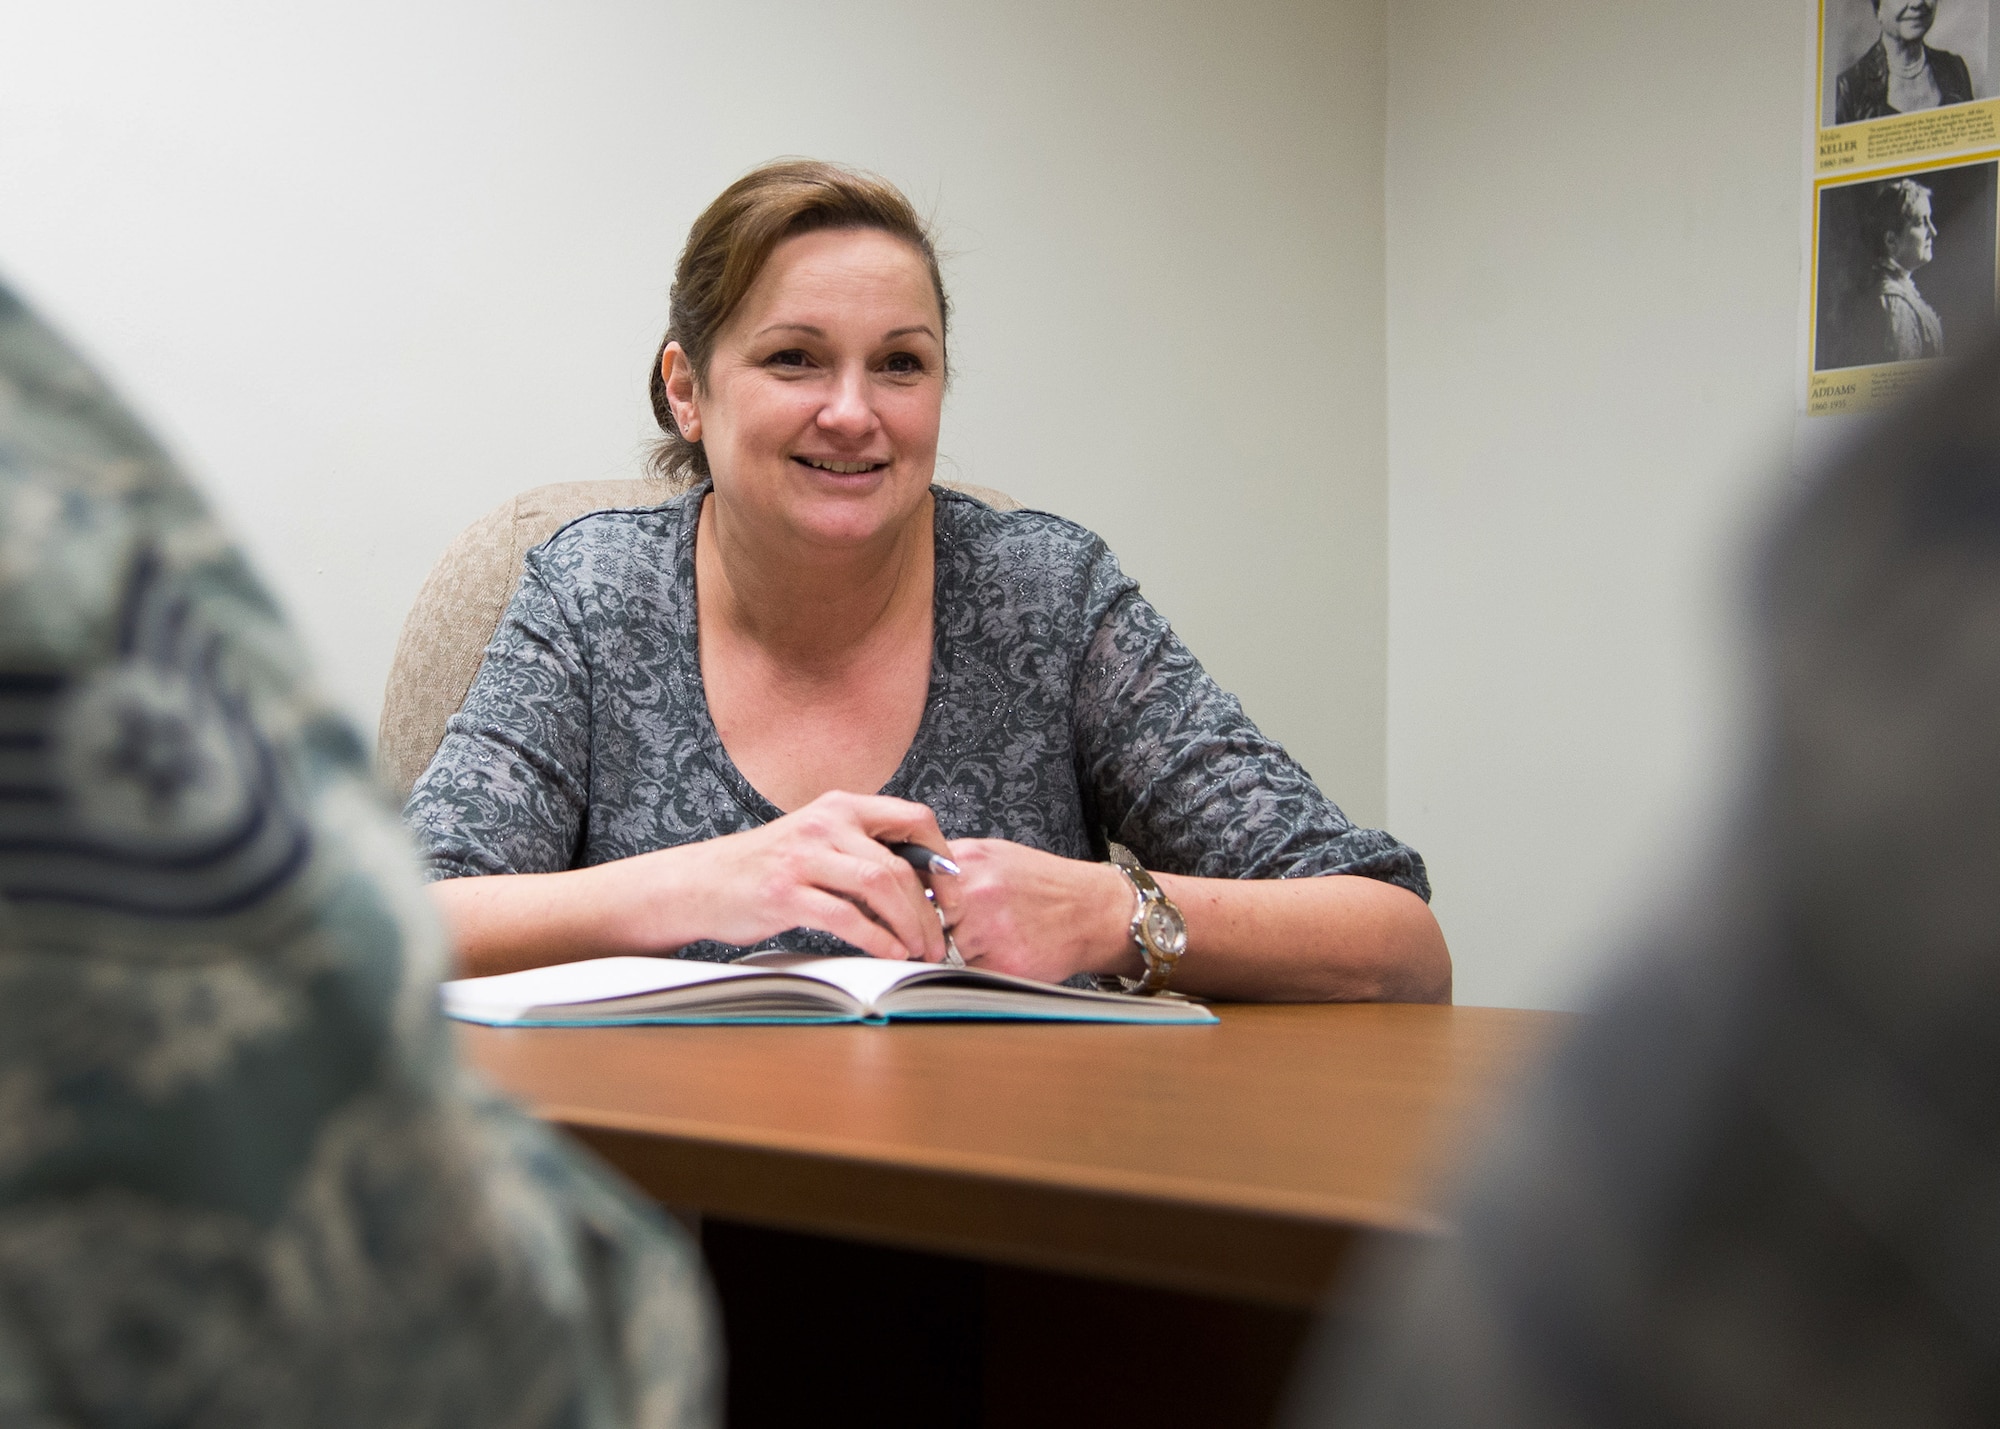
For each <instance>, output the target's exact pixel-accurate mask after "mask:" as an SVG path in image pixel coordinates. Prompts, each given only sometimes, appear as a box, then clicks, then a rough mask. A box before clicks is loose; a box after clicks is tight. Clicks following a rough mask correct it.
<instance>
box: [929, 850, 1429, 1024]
mask: <svg viewBox="0 0 2000 1429" xmlns="http://www.w3.org/2000/svg"><path fill="white" fill-rule="evenodd" d="M951 856H952V858H953V860H955V861H956V862H957V864H958V866H959V867H960V868H961V869H962V870H964V872H963V874H962V876H961V877H958V878H952V877H949V876H945V877H942V878H939V879H938V880H937V883H938V902H939V903H940V904H941V905H942V906H943V907H944V909H945V916H946V917H947V918H948V919H949V920H950V921H951V924H952V937H953V939H954V940H955V941H956V942H957V944H958V949H959V951H960V952H961V953H962V954H964V956H965V960H966V961H967V962H968V963H972V964H974V965H976V966H979V967H984V968H992V969H994V970H995V971H996V972H1010V973H1018V974H1020V975H1021V976H1023V977H1032V978H1039V979H1041V980H1042V981H1044V982H1061V981H1062V980H1063V979H1064V978H1067V977H1070V976H1072V975H1073V974H1075V973H1080V972H1087V973H1118V974H1120V975H1122V976H1125V977H1132V978H1136V977H1139V976H1141V975H1142V974H1143V973H1144V972H1145V963H1144V960H1143V959H1141V957H1140V956H1139V949H1138V945H1137V944H1136V943H1134V942H1133V940H1132V913H1133V910H1134V908H1135V907H1136V895H1135V894H1134V893H1133V891H1132V885H1131V883H1129V882H1128V881H1127V880H1126V878H1125V875H1124V874H1122V873H1120V872H1119V871H1118V870H1117V869H1116V868H1114V867H1112V866H1111V865H1110V864H1108V863H1086V862H1083V861H1080V860H1078V859H1070V858H1059V857H1057V856H1056V855H1054V854H1049V853H1042V852H1040V851H1039V850H1036V849H1031V848H1025V847H1023V846H1022V845H1020V844H1015V843H1008V842H1006V841H1005V840H1002V839H960V840H958V841H956V842H954V843H953V844H952V845H951ZM1153 876H1154V878H1155V880H1156V881H1157V882H1158V883H1159V885H1160V888H1161V890H1162V891H1163V892H1164V893H1165V894H1166V895H1167V897H1169V898H1171V899H1172V900H1173V901H1174V903H1175V904H1176V905H1178V906H1179V908H1180V910H1181V914H1182V916H1183V917H1185V918H1186V919H1187V927H1188V950H1187V954H1186V956H1184V957H1183V958H1182V959H1181V961H1180V964H1179V965H1178V966H1177V967H1176V968H1175V970H1174V980H1173V985H1174V986H1175V987H1176V988H1177V989H1179V990H1181V991H1183V992H1188V993H1192V994H1194V995H1196V996H1199V997H1212V998H1218V999H1222V1000H1225V1001H1246V1002H1251V1001H1254V1002H1264V1001H1270V1002H1333V1001H1339V1002H1347V1001H1383V1002H1389V1001H1394V1002H1449V1001H1451V952H1450V950H1449V949H1447V948H1446V947H1445V942H1444V934H1443V932H1442V931H1440V929H1439V928H1438V925H1437V919H1435V918H1433V917H1432V916H1431V911H1430V909H1429V908H1428V907H1426V906H1425V905H1424V901H1423V899H1421V898H1419V897H1418V896H1417V895H1416V894H1414V893H1412V892H1410V891H1409V890H1408V889H1405V888H1400V887H1398V886H1396V885H1395V884H1393V883H1385V882H1382V881H1381V880H1379V879H1374V878H1367V877H1364V876H1361V875H1358V874H1329V875H1326V876H1324V877H1318V878H1269V879H1235V878H1190V877H1186V876H1182V875H1178V874H1171V873H1157V872H1156V873H1155V874H1154V875H1153Z"/></svg>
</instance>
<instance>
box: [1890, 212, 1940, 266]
mask: <svg viewBox="0 0 2000 1429" xmlns="http://www.w3.org/2000/svg"><path fill="white" fill-rule="evenodd" d="M1936 243H1937V224H1935V223H1933V222H1932V221H1931V201H1930V200H1929V199H1927V198H1925V197H1923V196H1922V195H1918V197H1917V200H1916V203H1915V204H1914V205H1913V211H1912V212H1911V214H1910V216H1909V219H1908V220H1907V221H1906V222H1905V223H1904V224H1903V226H1902V227H1901V228H1900V229H1898V230H1897V231H1896V234H1895V236H1894V237H1893V238H1891V239H1890V240H1889V256H1890V257H1891V258H1893V259H1894V260H1895V261H1896V263H1897V265H1898V266H1899V267H1901V268H1902V269H1903V271H1904V272H1906V273H1914V272H1916V271H1917V269H1919V268H1921V267H1923V266H1924V264H1926V263H1928V262H1930V261H1931V252H1932V249H1933V248H1934V247H1935V246H1936Z"/></svg>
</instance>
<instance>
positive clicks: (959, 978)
mask: <svg viewBox="0 0 2000 1429" xmlns="http://www.w3.org/2000/svg"><path fill="white" fill-rule="evenodd" d="M444 1010H445V1012H446V1013H447V1014H448V1015H450V1016H452V1017H456V1018H458V1019H460V1020H461V1021H465V1022H483V1023H486V1024H488V1025H489V1026H495V1027H615V1026H622V1025H628V1024H633V1023H650V1022H887V1021H889V1020H890V1019H891V1018H896V1019H902V1018H952V1017H984V1018H1025V1019H1032V1020H1039V1021H1054V1022H1165V1023H1179V1024H1182V1025H1185V1024H1188V1023H1204V1022H1214V1021H1215V1020H1216V1018H1215V1014H1214V1013H1212V1012H1210V1011H1209V1010H1208V1009H1207V1008H1205V1007H1202V1006H1200V1005H1199V1004H1197V1003H1192V1002H1185V1001H1182V1000H1180V999H1178V998H1166V997H1132V996H1129V995H1127V994H1124V993H1117V992H1088V991H1085V990H1083V989H1080V988H1074V987H1057V986H1053V985H1051V984H1049V983H1045V982H1035V981H1033V980H1032V979H1029V978H1024V977H1013V976H1010V975H1009V974H1007V973H995V972H985V971H982V970H981V969H978V968H948V967H941V966H939V965H938V964H936V963H894V962H886V961H881V960H878V959H875V958H829V957H820V956H817V955H816V954H813V953H755V954H752V955H751V956H750V957H747V958H744V959H743V960H742V961H740V962H734V963H703V962H693V961H687V960H683V959H680V958H592V959H590V960H589V961H587V962H580V963H558V964H556V965H555V966H554V967H546V968H529V969H528V970H527V971H526V972H518V973H501V974H499V975H498V976H496V977H468V978H460V979H459V980H458V981H456V982H448V983H446V984H445V985H444Z"/></svg>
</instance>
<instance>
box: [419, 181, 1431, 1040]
mask: <svg viewBox="0 0 2000 1429" xmlns="http://www.w3.org/2000/svg"><path fill="white" fill-rule="evenodd" d="M948 313H949V305H948V303H947V301H946V299H945V294H944V288H943V284H942V281H941V279H940V277H939V273H938V265H937V258H936V254H935V252H934V250H933V247H932V245H931V242H930V239H929V236H928V234H927V233H926V231H925V229H924V226H923V224H922V222H921V221H920V220H919V219H918V218H917V216H916V214H915V212H914V211H913V210H912V209H911V207H910V205H909V202H908V200H906V199H905V198H904V197H903V195H902V194H901V193H900V192H898V191H897V190H896V189H895V188H894V187H892V186H891V185H889V184H887V183H885V182H883V181H882V180H879V179H876V178H873V177H870V176H866V175H862V174H857V173H854V172H851V171H849V170H846V169H842V168H838V167H836V166H833V165H828V164H818V163H782V164H772V165H769V166H767V167H765V168H762V169H759V170H756V171H755V172H753V173H751V174H749V175H748V176H746V177H745V178H743V179H741V180H739V181H738V182H736V183H735V184H733V185H731V186H730V187H729V189H728V190H726V191H725V192H724V193H723V194H722V196H721V197H720V198H718V199H717V200H716V201H715V202H714V203H713V204H712V205H710V207H709V208H708V210H707V212H705V213H704V214H702V216H701V217H700V218H699V219H698V220H696V222H695V225H694V228H693V230H692V232H691V233H690V234H689V237H688V242H687V247H686V250H685V251H684V252H683V253H682V255H681V260H680V265H679V268H678V269H677V271H676V274H675V279H674V288H673V298H672V316H671V320H670V322H669V325H668V328H667V336H666V340H665V341H664V342H663V343H662V345H661V350H660V357H659V361H658V363H657V364H656V366H655V369H654V372H653V378H652V384H653V405H654V410H655V412H656V414H657V415H658V418H659V421H660V425H661V428H662V429H663V430H664V431H665V433H666V439H665V441H664V442H663V443H662V444H661V450H660V452H659V455H658V457H657V459H656V460H657V463H658V464H659V466H660V467H661V469H662V470H665V471H667V472H669V473H670V474H675V475H683V474H684V475H685V477H686V478H690V479H692V480H693V481H694V483H695V484H694V486H693V489H692V490H690V491H688V492H687V493H686V494H684V495H682V496H680V497H678V498H677V499H675V500H673V501H670V502H668V503H666V504H665V505H664V506H660V507H657V508H654V509H650V510H638V511H606V512H599V513H597V514H594V515H591V516H586V517H584V518H582V519H581V520H578V521H575V522H573V523H571V524H570V525H569V526H567V527H565V528H563V530H561V531H559V532H558V533H557V534H556V535H555V536H554V537H552V538H551V539H550V540H549V541H548V542H547V543H545V544H544V545H542V546H540V547H538V548H537V549H536V550H535V551H533V552H532V553H530V555H529V557H528V560H527V564H526V567H525V569H524V571H523V574H522V577H521V584H520V588H519V589H518V590H517V592H516V593H515V596H514V599H513V602H512V604H511V605H510V606H509V608H508V611H507V614H506V616H505V618H504V619H503V620H502V622H501V625H500V629H499V631H498V633H497V634H496V635H495V637H494V642H493V644H492V646H491V647H490V648H489V649H488V651H487V655H486V660H485V664H484V665H483V666H482V668H481V670H480V672H479V676H478V679H477V680H476V681H475V682H474V683H473V686H472V689H471V691H470V693H469V694H468V695H467V696H466V700H465V704H464V707H463V708H462V709H461V710H460V712H459V713H458V714H457V715H456V716H454V717H453V719H452V721H451V723H450V726H449V728H448V732H447V734H446V737H445V740H444V743H443V745H442V746H441V747H440V748H439V750H438V753H437V757H436V758H435V759H434V760H433V761H432V763H431V766H430V768H429V769H428V770H427V771H426V772H425V774H424V776H423V777H422V779H420V780H419V781H418V783H417V786H416V788H415V790H414V791H413V792H412V794H411V796H410V803H409V806H408V818H409V821H410V824H411V826H412V827H413V829H414V830H415V831H416V834H417V837H418V839H419V841H420V842H421V843H422V845H423V846H424V850H425V852H426V854H427V856H428V858H429V862H430V867H431V871H432V875H433V877H434V878H436V879H438V880H440V881H439V882H437V883H436V884H435V885H434V892H435V895H436V897H437V900H438V902H439V904H440V905H441V907H442V909H443V910H444V913H445V915H446V917H447V918H448V920H449V921H450V923H451V925H452V928H453V931H454V933H455V935H456V939H457V943H458V946H459V950H460V956H461V959H462V966H463V970H464V971H466V972H468V973H490V972H502V971H506V970H509V969H512V968H518V967H525V966H531V965H534V964H537V963H548V962H559V961H564V960H567V959H572V958H582V957H592V956H601V955H608V954H615V953H669V952H677V953H679V954H680V955H681V956H687V957H708V958H727V957H734V956H738V955H740V954H741V953H742V952H743V951H744V950H745V948H747V947H750V946H753V945H758V944H773V943H782V945H784V946H790V947H801V948H816V949H820V950H824V951H853V950H856V949H858V950H859V951H861V952H864V953H867V954H870V955H872V956H875V957H882V958H923V959H928V960H931V961H938V960H942V959H944V958H945V957H946V956H947V936H946V934H945V932H944V931H943V929H942V927H941V923H948V924H949V925H950V930H951V931H950V939H951V940H952V941H953V942H954V943H955V949H956V951H958V952H960V953H962V954H963V956H964V957H965V959H966V960H967V961H968V962H970V963H973V964H975V965H979V966H984V967H990V968H996V969H999V970H1001V971H1007V972H1015V973H1020V974H1023V975H1026V976H1029V977H1036V978H1041V979H1045V980H1047V981H1052V982H1053V981H1061V980H1064V979H1067V978H1071V977H1074V976H1077V975H1079V974H1084V975H1090V974H1095V975H1109V974H1117V975H1122V976H1125V977H1128V978H1132V979H1135V980H1143V981H1144V982H1146V983H1147V984H1148V985H1149V986H1150V987H1159V986H1162V985H1164V983H1165V982H1166V981H1168V980H1169V979H1171V981H1172V983H1173V985H1174V986H1175V987H1177V988H1180V989H1183V990H1186V991H1188V992H1193V993H1200V994H1204V995H1208V996H1214V997H1221V998H1262V999H1290V1000H1319V999H1339V998H1353V999H1363V998H1380V999H1403V1000H1442V999H1445V998H1448V997H1449V996H1450V988H1451V962H1450V957H1449V955H1448V954H1447V953H1446V951H1445V945H1444V939H1443V937H1442V935H1441V934H1440V932H1439V930H1438V926H1437V923H1436V921H1435V920H1434V919H1433V918H1432V917H1431V913H1430V909H1429V908H1428V907H1427V906H1426V899H1427V898H1428V896H1429V884H1428V882H1427V881H1426V878H1425V874H1424V866H1423V862H1422V860H1421V859H1419V858H1418V857H1417V855H1416V854H1415V852H1413V851H1412V850H1410V849H1409V848H1407V847H1405V846H1404V845H1402V844H1401V843H1398V842H1397V841H1396V840H1395V839H1393V838H1391V837H1390V836H1389V835H1387V834H1384V833H1380V832H1377V831H1375V830H1370V829H1358V828H1355V827H1354V826H1353V825H1352V824H1350V823H1349V822H1348V820H1347V819H1346V817H1345V816H1344V815H1343V814H1342V813H1341V812H1340V810H1339V809H1337V808H1335V807H1334V805H1333V804H1332V803H1331V802H1329V801H1328V800H1327V799H1326V797H1325V796H1324V795H1322V794H1321V793H1320V791H1319V790H1318V789H1317V788H1316V787H1315V786H1314V784H1313V782H1312V780H1311V778H1310V777H1308V776H1307V774H1306V773H1305V771H1304V770H1302V769H1301V768H1300V767H1299V766H1298V765H1297V764H1296V763H1294V762H1293V760H1292V759H1291V758H1290V757H1289V756H1288V755H1287V754H1286V753H1285V752H1284V750H1283V749H1281V748H1280V747H1279V746H1278V745H1276V744H1275V743H1273V742H1272V741H1271V740H1269V739H1267V738H1265V736H1264V735H1263V734H1262V733H1260V732H1259V731H1258V729H1257V728H1256V726H1255V725H1253V724H1252V723H1251V722H1250V721H1249V719H1248V718H1246V717H1245V715H1244V713H1243V711H1242V708H1241V707H1240V706H1239V705H1238V704H1237V702H1236V700H1235V699H1234V698H1233V697H1231V696H1230V695H1229V694H1227V693H1226V692H1225V691H1223V690H1222V689H1221V688H1219V687H1218V686H1217V685H1216V684H1215V682H1214V681H1213V680H1211V679H1210V678H1209V677H1208V675H1207V674H1206V673H1205V672H1204V671H1203V669H1202V668H1201V666H1200V665H1199V664H1198V663H1197V662H1196V661H1195V659H1194V657H1193V656H1192V655H1191V654H1189V653H1188V651H1187V649H1186V648H1185V647H1184V646H1183V645H1182V644H1181V643H1180V641H1179V640H1177V639H1176V638H1175V637H1174V634H1173V632H1172V631H1171V630H1170V629H1168V627H1167V624H1166V622H1165V621H1164V620H1162V619H1161V618H1160V616H1159V614H1158V613H1157V612H1156V611H1154V609H1153V608H1152V607H1151V606H1150V605H1149V604H1147V602H1146V601H1145V599H1144V598H1143V597H1142V596H1141V595H1140V594H1139V591H1138V587H1137V585H1136V584H1135V583H1134V582H1133V581H1132V580H1131V579H1130V578H1129V577H1127V576H1126V575H1125V574H1124V573H1123V572H1122V571H1120V569H1119V567H1118V563H1117V562H1116V560H1114V559H1113V557H1112V555H1111V553H1110V552H1109V551H1108V550H1107V549H1106V548H1105V546H1104V544H1103V542H1101V541H1099V540H1098V539H1097V538H1096V537H1095V536H1093V535H1091V534H1090V533H1089V532H1088V531H1085V530H1083V529H1082V528H1080V527H1078V526H1075V525H1073V524H1071V523H1070V522H1067V521H1063V520H1059V519H1057V518H1056V517H1053V516H1049V515H1046V514H1043V513H1041V512H1033V511H1019V512H1007V513H1001V512H997V511H995V510H993V509H992V508H990V507H988V506H986V505H985V504H983V503H982V502H979V501H976V500H973V499H971V498H970V497H967V496H964V495H961V494H958V493H954V492H949V491H945V490H941V489H939V488H935V487H933V486H932V485H931V476H932V471H933V468H934V466H935V464H936V458H937V439H938V425H939V418H940V414H941V411H942V406H943V399H944V388H945V378H946V374H947V371H948V368H947V362H946V322H947V317H948ZM853 790H879V791H880V792H879V793H853V792H846V791H853ZM1107 835H1108V836H1109V838H1111V839H1114V840H1117V841H1118V842H1119V843H1120V844H1122V845H1125V846H1128V847H1129V849H1130V850H1131V854H1132V855H1134V856H1136V859H1134V858H1130V857H1128V858H1127V859H1126V860H1125V862H1123V863H1120V864H1113V863H1107V862H1103V861H1100V860H1101V859H1102V858H1103V856H1104V853H1105V852H1106V845H1105V842H1104V840H1105V838H1106V836H1107ZM947 840H949V842H947ZM889 843H915V844H922V845H925V846H927V847H929V848H931V849H934V850H939V851H943V850H946V849H947V848H948V849H949V853H950V857H951V858H952V859H953V860H954V861H955V862H956V864H957V865H958V867H959V868H960V870H962V871H961V872H960V873H959V874H957V875H955V876H954V875H951V874H948V873H935V872H934V873H933V875H932V879H931V881H932V883H933V884H934V885H935V889H934V892H935V898H936V903H937V908H936V909H935V910H933V908H932V906H931V904H930V903H929V902H927V900H926V888H925V883H924V880H923V879H921V878H920V877H919V876H918V874H917V873H916V872H915V871H914V870H913V868H912V866H911V864H910V863H908V862H906V861H904V860H902V859H900V858H898V857H897V856H895V855H894V854H893V853H892V852H891V851H890V849H889V848H888V847H887V845H888V844H889ZM1113 852H1114V853H1117V854H1122V853H1123V850H1113ZM1139 865H1143V866H1139ZM1146 869H1152V870H1155V871H1156V872H1157V885H1155V883H1154V880H1153V879H1152V878H1151V877H1149V876H1148V875H1147V873H1146V872H1145V870H1146ZM469 875H483V876H477V877H474V876H469ZM940 914H942V917H940V916H939V915H940ZM1142 914H1150V915H1151V916H1150V917H1142V916H1138V915H1142ZM807 930H811V931H807ZM843 944H846V945H850V946H848V947H845V948H843V946H842V945H843ZM1183 949H1184V950H1185V958H1184V959H1183V958H1181V957H1180V956H1179V954H1180V953H1181V952H1182V951H1183Z"/></svg>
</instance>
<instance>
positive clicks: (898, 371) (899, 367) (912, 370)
mask: <svg viewBox="0 0 2000 1429" xmlns="http://www.w3.org/2000/svg"><path fill="white" fill-rule="evenodd" d="M882 368H883V370H884V371H885V372H892V373H894V374H895V375H896V376H898V377H914V376H916V375H917V374H918V373H920V372H922V371H923V370H924V360H923V359H922V358H921V357H918V356H917V355H916V354H915V353H914V352H896V353H891V354H890V355H889V360H888V361H886V362H884V363H883V364H882Z"/></svg>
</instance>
